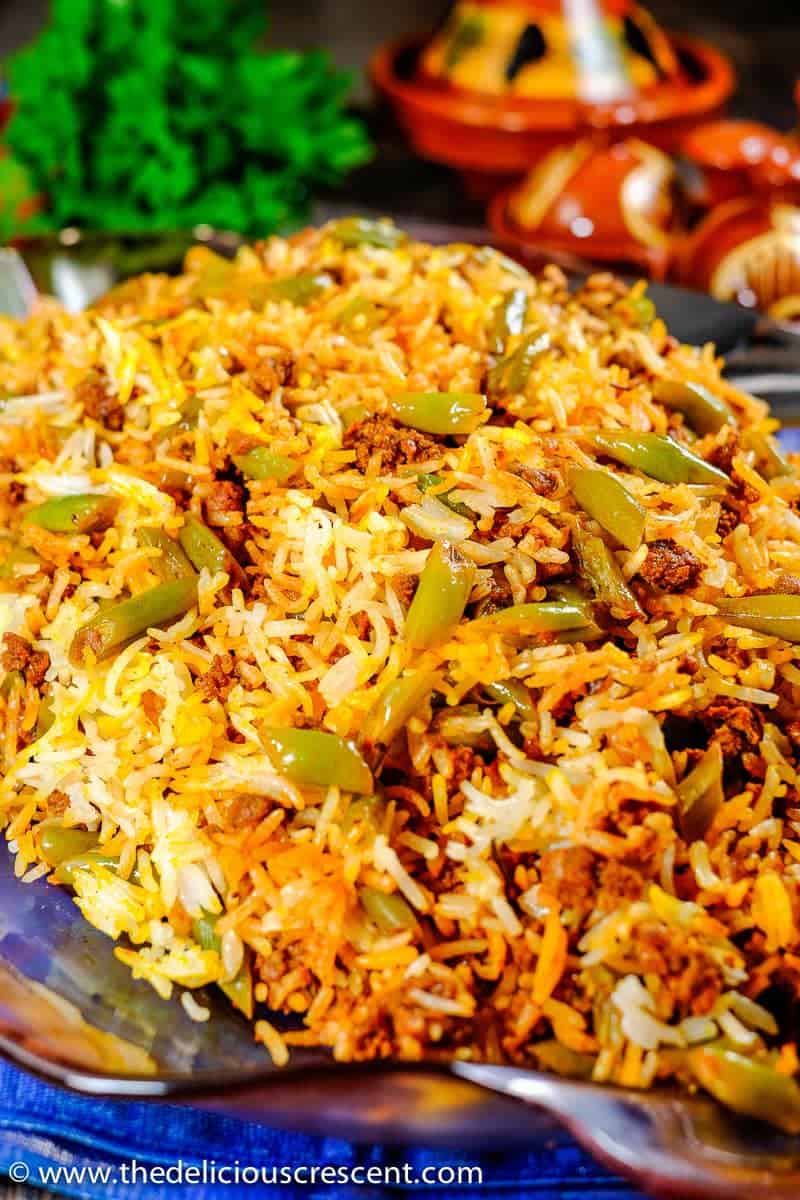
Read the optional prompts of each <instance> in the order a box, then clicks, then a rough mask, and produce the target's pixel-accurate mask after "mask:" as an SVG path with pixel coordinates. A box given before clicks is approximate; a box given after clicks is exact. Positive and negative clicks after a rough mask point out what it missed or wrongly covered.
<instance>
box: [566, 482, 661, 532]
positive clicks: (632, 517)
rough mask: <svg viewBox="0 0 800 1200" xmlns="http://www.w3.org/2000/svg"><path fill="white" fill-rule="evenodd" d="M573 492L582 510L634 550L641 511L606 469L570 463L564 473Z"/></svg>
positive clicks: (641, 526) (641, 524)
mask: <svg viewBox="0 0 800 1200" xmlns="http://www.w3.org/2000/svg"><path fill="white" fill-rule="evenodd" d="M567 482H568V483H569V487H570V490H571V491H572V494H573V496H574V497H575V499H576V500H577V501H578V504H580V506H581V508H582V509H583V510H584V512H587V513H588V514H589V516H590V517H593V518H594V520H595V521H597V523H598V525H602V527H603V529H605V530H606V532H608V533H610V534H611V536H612V537H614V538H616V539H617V541H618V542H619V543H620V545H622V546H625V548H626V549H627V550H636V549H637V548H638V547H639V545H640V544H641V541H642V537H643V535H644V522H645V511H644V509H643V508H642V506H641V504H640V503H639V502H638V500H635V499H634V498H633V496H632V495H631V494H630V492H629V491H628V489H627V488H626V487H625V486H624V484H622V483H620V482H619V480H618V479H615V478H614V476H613V475H611V474H609V472H608V471H601V470H599V469H597V468H584V467H573V468H572V469H571V470H570V471H569V472H568V474H567Z"/></svg>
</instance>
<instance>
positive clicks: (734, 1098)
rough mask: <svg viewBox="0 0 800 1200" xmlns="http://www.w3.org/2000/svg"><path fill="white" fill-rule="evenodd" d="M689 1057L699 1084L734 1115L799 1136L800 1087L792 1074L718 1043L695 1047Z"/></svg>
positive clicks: (690, 1065) (688, 1059) (689, 1062)
mask: <svg viewBox="0 0 800 1200" xmlns="http://www.w3.org/2000/svg"><path fill="white" fill-rule="evenodd" d="M686 1058H687V1062H688V1064H689V1067H690V1069H691V1071H692V1073H693V1075H694V1076H695V1078H696V1079H697V1081H698V1083H699V1084H701V1086H702V1087H704V1088H705V1089H706V1091H707V1092H710V1093H711V1095H712V1096H714V1097H715V1098H716V1099H717V1100H719V1101H720V1102H721V1103H722V1104H725V1105H727V1107H728V1108H732V1109H733V1110H734V1112H738V1113H742V1114H743V1115H744V1116H746V1117H755V1118H756V1119H757V1120H760V1121H767V1122H768V1123H769V1124H770V1125H776V1126H777V1127H778V1129H782V1130H783V1131H784V1132H785V1133H800V1085H798V1083H797V1080H796V1079H793V1078H792V1077H791V1076H790V1075H782V1074H781V1073H780V1072H779V1071H776V1070H774V1069H773V1068H772V1067H771V1066H768V1065H767V1064H766V1063H763V1062H758V1061H757V1060H756V1059H752V1058H747V1057H746V1056H745V1055H744V1054H739V1053H737V1052H736V1051H735V1050H730V1049H728V1048H727V1047H726V1046H724V1045H722V1044H720V1043H716V1042H711V1043H709V1044H707V1045H704V1046H693V1047H692V1049H691V1050H689V1052H688V1054H687V1056H686Z"/></svg>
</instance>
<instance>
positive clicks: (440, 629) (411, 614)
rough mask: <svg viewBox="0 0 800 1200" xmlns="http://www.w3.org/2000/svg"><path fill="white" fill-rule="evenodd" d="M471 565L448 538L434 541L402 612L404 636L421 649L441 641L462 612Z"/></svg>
mask: <svg viewBox="0 0 800 1200" xmlns="http://www.w3.org/2000/svg"><path fill="white" fill-rule="evenodd" d="M474 582H475V567H474V565H473V564H472V563H471V562H469V561H468V560H467V559H466V558H464V556H463V555H462V554H461V553H460V552H459V551H458V550H457V549H456V548H455V547H454V546H452V545H450V543H449V542H436V543H435V544H434V546H433V548H432V549H431V551H430V553H429V555H428V558H427V560H426V562H425V566H424V568H423V571H422V574H421V575H420V577H419V585H418V587H417V590H416V592H415V593H414V599H413V600H412V601H411V606H410V608H409V610H408V615H407V616H406V629H405V636H406V640H407V641H409V642H410V643H411V645H412V646H416V647H417V648H419V649H425V648H426V647H428V646H435V645H436V644H437V643H438V642H444V641H446V640H447V638H448V637H449V636H450V634H451V633H452V632H453V630H454V629H455V627H456V626H457V625H458V623H459V621H460V620H461V618H462V617H463V615H464V609H465V608H466V607H467V601H468V600H469V594H470V592H471V591H472V585H473V583H474Z"/></svg>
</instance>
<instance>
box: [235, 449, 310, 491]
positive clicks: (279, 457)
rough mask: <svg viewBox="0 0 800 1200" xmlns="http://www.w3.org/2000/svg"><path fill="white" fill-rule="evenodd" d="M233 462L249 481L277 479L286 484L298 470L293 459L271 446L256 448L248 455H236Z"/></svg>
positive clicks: (248, 452)
mask: <svg viewBox="0 0 800 1200" xmlns="http://www.w3.org/2000/svg"><path fill="white" fill-rule="evenodd" d="M233 461H234V463H235V464H236V466H237V467H238V468H239V470H240V471H241V472H242V474H243V475H244V476H245V477H246V478H247V479H255V480H261V479H276V480H277V481H278V483H286V480H287V479H289V478H290V476H292V475H294V473H295V471H296V469H297V464H296V463H295V462H293V461H292V459H291V458H286V456H285V455H283V454H278V453H277V451H275V450H270V448H269V446H254V447H253V449H252V450H248V451H247V453H246V454H234V456H233Z"/></svg>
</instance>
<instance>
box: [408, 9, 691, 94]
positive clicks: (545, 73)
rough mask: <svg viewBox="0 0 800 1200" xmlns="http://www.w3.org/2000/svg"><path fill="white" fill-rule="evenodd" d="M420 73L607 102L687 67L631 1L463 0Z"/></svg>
mask: <svg viewBox="0 0 800 1200" xmlns="http://www.w3.org/2000/svg"><path fill="white" fill-rule="evenodd" d="M420 73H421V75H422V76H424V77H427V78H428V79H437V80H439V81H440V82H442V83H448V84H450V85H452V86H454V87H457V88H459V89H462V90H465V91H472V92H478V93H481V94H483V95H496V96H515V97H519V98H524V99H530V100H537V99H538V100H580V101H583V102H584V103H587V104H609V103H613V102H615V101H618V100H624V99H626V98H630V97H633V96H636V95H638V94H641V93H646V92H648V91H650V90H652V89H653V88H656V87H657V86H658V85H659V84H660V83H663V82H665V81H668V80H670V79H675V78H676V77H678V76H679V75H680V73H681V70H680V64H679V62H678V59H677V56H676V54H675V51H674V49H673V47H672V44H671V42H670V40H669V38H668V37H667V36H666V34H665V33H664V32H663V31H662V30H661V28H660V27H659V26H658V24H657V23H656V22H655V20H654V19H653V17H652V16H651V15H650V14H649V13H648V12H647V11H646V10H645V9H643V8H641V7H639V5H637V4H634V3H632V2H631V0H465V2H461V0H457V2H456V3H455V4H454V5H453V8H452V10H451V12H450V14H449V16H448V18H447V20H446V21H445V23H444V25H443V26H442V28H441V29H440V30H439V32H438V33H437V34H435V35H434V37H433V38H432V39H431V41H430V42H429V44H428V45H427V46H426V48H425V49H424V51H423V53H422V55H421V59H420Z"/></svg>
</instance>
